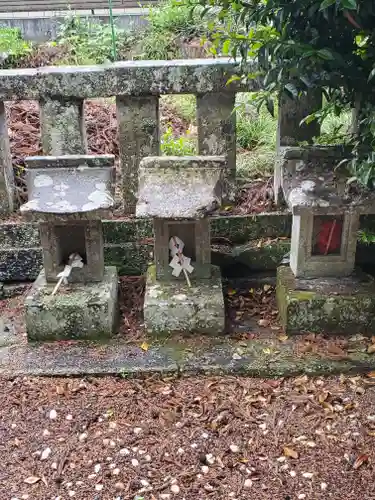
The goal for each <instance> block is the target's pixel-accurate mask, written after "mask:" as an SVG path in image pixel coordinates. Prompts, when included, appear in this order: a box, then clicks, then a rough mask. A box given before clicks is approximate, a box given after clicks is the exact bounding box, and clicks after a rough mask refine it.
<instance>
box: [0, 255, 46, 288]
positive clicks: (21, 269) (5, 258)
mask: <svg viewBox="0 0 375 500" xmlns="http://www.w3.org/2000/svg"><path fill="white" fill-rule="evenodd" d="M42 266H43V256H42V249H41V248H8V249H6V250H1V249H0V280H1V281H5V282H7V281H33V280H34V279H35V278H36V277H37V276H38V274H39V272H40V269H41V268H42Z"/></svg>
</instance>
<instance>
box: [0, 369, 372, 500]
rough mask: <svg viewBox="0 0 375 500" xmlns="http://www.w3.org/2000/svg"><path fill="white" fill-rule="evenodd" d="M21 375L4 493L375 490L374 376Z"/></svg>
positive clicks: (0, 472) (10, 423)
mask: <svg viewBox="0 0 375 500" xmlns="http://www.w3.org/2000/svg"><path fill="white" fill-rule="evenodd" d="M371 375H374V374H369V376H367V377H363V378H361V377H343V376H342V377H335V378H329V379H322V378H315V379H308V378H307V377H299V378H298V379H289V380H269V381H267V380H254V379H246V378H235V377H215V378H212V377H211V378H210V377H207V378H188V379H183V378H182V379H164V380H162V379H160V378H157V377H154V378H148V379H145V380H142V381H140V380H125V379H121V378H101V379H95V378H91V379H56V378H55V379H42V378H39V379H29V378H24V379H15V380H10V381H3V382H2V389H1V392H0V433H1V436H2V439H1V442H0V452H1V457H2V466H1V468H0V498H1V499H4V500H5V499H7V500H10V499H16V498H17V499H30V500H47V499H55V500H57V499H60V500H65V499H69V498H74V499H77V500H110V499H118V500H119V499H121V500H125V499H128V500H134V499H138V500H140V499H144V500H155V499H158V500H159V499H166V500H168V499H171V500H172V499H173V500H174V499H176V500H177V499H185V500H197V499H202V500H203V499H215V500H222V499H231V500H235V499H241V500H242V499H243V500H245V499H246V500H248V499H250V498H257V499H259V500H271V499H272V500H296V499H314V500H315V499H332V500H343V499H345V500H352V499H353V500H354V499H358V498H361V499H366V500H367V499H368V500H370V499H373V498H375V485H374V481H373V477H374V439H375V398H374V395H375V393H374V387H373V384H375V379H373V378H372V377H371Z"/></svg>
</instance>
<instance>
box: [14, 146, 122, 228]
mask: <svg viewBox="0 0 375 500" xmlns="http://www.w3.org/2000/svg"><path fill="white" fill-rule="evenodd" d="M25 162H26V167H27V188H28V189H27V190H28V197H29V199H28V201H27V202H26V203H25V204H24V205H22V206H21V208H20V212H21V213H22V214H23V215H28V214H30V216H33V217H34V218H35V217H38V216H39V217H42V218H43V217H47V218H52V219H53V218H54V217H55V216H62V215H63V216H64V217H65V218H69V216H70V217H73V218H78V217H79V215H81V216H82V217H84V218H87V219H90V218H92V217H94V218H98V217H99V218H100V216H101V214H102V213H106V212H107V211H109V209H110V208H112V207H113V205H114V198H113V172H114V169H113V165H114V156H113V155H98V156H88V155H69V156H35V157H29V158H26V160H25ZM93 214H95V215H93Z"/></svg>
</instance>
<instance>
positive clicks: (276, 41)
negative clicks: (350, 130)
mask: <svg viewBox="0 0 375 500" xmlns="http://www.w3.org/2000/svg"><path fill="white" fill-rule="evenodd" d="M186 1H190V2H194V3H191V4H190V5H192V6H193V7H194V6H195V5H197V3H198V4H199V5H200V8H202V6H203V9H204V10H203V12H204V13H205V14H209V15H210V16H212V14H213V13H214V14H215V21H214V22H212V25H211V28H212V31H213V35H212V38H213V40H214V42H215V47H216V50H217V52H220V53H221V54H223V55H230V56H232V57H234V58H235V59H237V60H238V59H240V61H241V63H242V67H243V71H244V75H245V76H247V77H248V78H255V77H257V78H261V80H262V87H263V89H264V90H263V92H262V93H261V94H260V96H259V97H260V100H261V102H266V103H267V105H268V109H269V110H270V111H271V112H272V109H273V103H272V99H271V97H272V95H274V94H275V93H277V94H280V93H284V94H286V95H287V96H289V97H290V98H298V96H299V95H301V94H302V93H306V92H308V91H309V90H312V89H321V91H322V92H323V94H324V96H325V99H324V101H323V102H324V106H323V107H322V109H321V110H320V111H319V112H318V113H316V114H315V115H313V116H310V117H306V120H307V121H308V120H312V119H316V118H323V117H324V116H326V114H327V113H328V112H332V111H334V113H336V114H339V113H340V112H341V111H342V110H343V109H344V108H346V109H347V108H348V107H351V108H355V109H357V110H359V122H358V124H359V126H358V130H357V132H358V134H359V135H358V134H357V136H356V137H354V136H353V137H352V144H353V147H354V152H355V159H354V161H353V164H352V167H353V168H355V169H356V175H358V176H359V177H360V180H362V182H364V183H366V184H368V185H371V186H372V185H373V184H374V186H375V157H374V156H375V155H373V154H372V151H373V150H375V112H374V111H375V2H374V0H197V1H195V0H186ZM249 63H256V64H249ZM253 67H255V68H256V72H254V70H252V68H253ZM371 165H373V167H370V166H371ZM362 167H363V169H364V170H363V172H362V171H361V168H362ZM369 170H370V171H371V172H370V174H369ZM372 171H373V173H372Z"/></svg>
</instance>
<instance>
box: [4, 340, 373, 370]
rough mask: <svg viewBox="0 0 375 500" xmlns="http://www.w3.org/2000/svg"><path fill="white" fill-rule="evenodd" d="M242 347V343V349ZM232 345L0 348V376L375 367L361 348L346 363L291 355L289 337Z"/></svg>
mask: <svg viewBox="0 0 375 500" xmlns="http://www.w3.org/2000/svg"><path fill="white" fill-rule="evenodd" d="M246 344H247V345H246ZM240 349H241V354H239V346H238V342H237V341H235V340H225V339H224V338H223V337H221V338H217V337H211V336H210V337H208V338H207V342H205V344H204V345H202V346H197V345H196V344H195V345H194V344H193V343H191V342H190V341H189V339H187V340H186V341H185V342H184V343H178V344H177V343H176V342H173V341H171V342H163V343H152V344H151V345H150V347H149V349H148V350H147V351H143V350H142V349H141V348H140V347H139V346H138V345H132V344H129V343H128V342H126V341H122V342H119V341H111V342H110V343H108V344H95V343H92V342H76V343H73V344H67V345H64V348H63V349H62V348H61V344H58V343H46V342H42V343H32V344H29V345H26V346H12V347H1V348H0V376H2V377H10V378H12V377H16V376H62V377H65V376H84V375H98V376H100V375H120V376H122V377H139V378H141V377H144V376H148V375H151V374H162V375H163V376H170V375H175V376H185V375H186V376H188V375H200V374H213V375H223V374H230V375H232V374H235V375H244V376H251V377H261V378H272V377H287V376H296V375H300V374H307V375H311V376H313V375H331V374H334V373H352V374H354V373H365V372H368V371H372V370H374V369H375V356H374V355H373V354H372V355H371V354H370V355H369V354H366V353H365V352H363V349H361V348H355V349H352V350H351V352H350V354H349V355H348V357H347V359H338V358H337V357H336V358H334V357H329V355H328V354H327V356H326V357H325V356H316V355H314V354H312V353H301V355H300V356H298V357H297V356H296V355H295V346H294V339H293V337H291V338H289V339H288V340H287V341H286V342H283V343H280V342H278V343H277V345H275V343H274V341H270V340H267V339H253V340H251V341H248V342H244V341H242V342H241V347H240Z"/></svg>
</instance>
